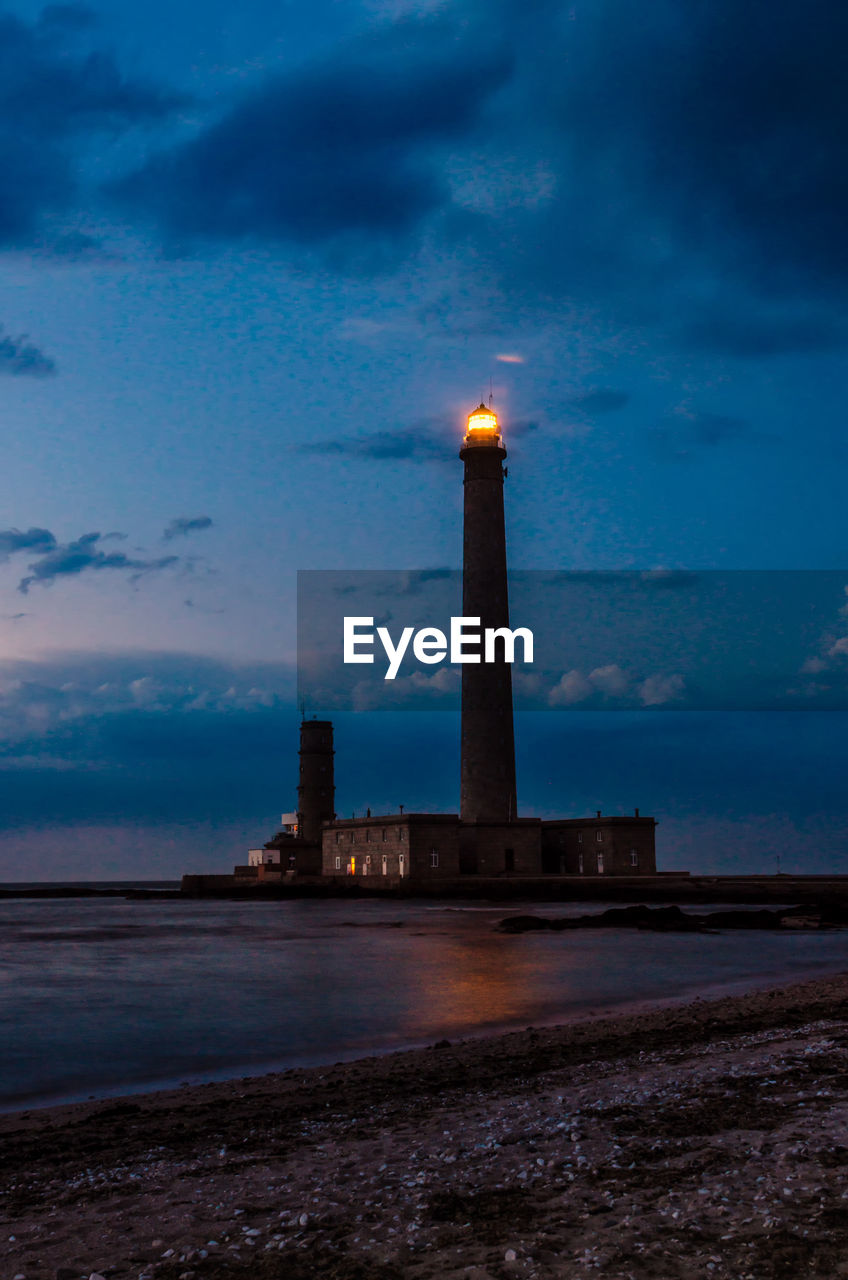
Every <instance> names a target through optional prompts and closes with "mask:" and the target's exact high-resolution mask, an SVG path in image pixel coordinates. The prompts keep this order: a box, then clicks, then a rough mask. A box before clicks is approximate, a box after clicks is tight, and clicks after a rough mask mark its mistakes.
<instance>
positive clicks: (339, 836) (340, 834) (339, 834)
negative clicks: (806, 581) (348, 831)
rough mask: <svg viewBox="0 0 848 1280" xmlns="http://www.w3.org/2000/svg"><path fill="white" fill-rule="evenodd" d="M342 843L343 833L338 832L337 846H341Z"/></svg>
mask: <svg viewBox="0 0 848 1280" xmlns="http://www.w3.org/2000/svg"><path fill="white" fill-rule="evenodd" d="M341 842H342V833H341V831H337V832H336V844H341Z"/></svg>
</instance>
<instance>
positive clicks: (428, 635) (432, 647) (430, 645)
mask: <svg viewBox="0 0 848 1280" xmlns="http://www.w3.org/2000/svg"><path fill="white" fill-rule="evenodd" d="M412 652H413V653H414V654H415V656H416V658H417V659H418V661H419V662H442V661H444V659H445V658H446V657H447V653H448V642H447V637H446V636H445V633H444V631H440V630H439V629H438V627H423V628H422V629H421V631H417V632H416V633H415V639H414V640H413V642H412Z"/></svg>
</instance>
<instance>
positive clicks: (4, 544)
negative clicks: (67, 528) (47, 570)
mask: <svg viewBox="0 0 848 1280" xmlns="http://www.w3.org/2000/svg"><path fill="white" fill-rule="evenodd" d="M55 546H56V539H55V537H54V536H53V534H52V533H51V532H50V530H49V529H26V530H21V529H0V560H7V559H8V557H9V556H10V555H14V553H15V552H16V551H36V552H40V553H42V554H44V553H46V552H48V551H53V550H54V548H55Z"/></svg>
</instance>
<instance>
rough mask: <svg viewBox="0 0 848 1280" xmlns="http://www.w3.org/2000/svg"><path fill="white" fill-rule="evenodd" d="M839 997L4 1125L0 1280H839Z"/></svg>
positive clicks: (468, 1046)
mask: <svg viewBox="0 0 848 1280" xmlns="http://www.w3.org/2000/svg"><path fill="white" fill-rule="evenodd" d="M846 1094H848V975H840V976H837V977H831V978H824V979H817V980H815V981H811V982H805V983H802V984H798V985H792V986H783V987H781V988H777V989H771V990H759V991H753V992H749V993H748V994H743V995H733V996H723V997H720V998H717V999H699V1000H694V1001H692V1002H689V1003H686V1004H680V1003H679V1004H676V1005H672V1006H667V1007H664V1008H655V1009H643V1010H639V1011H636V1012H631V1013H628V1014H624V1015H619V1016H615V1017H612V1018H588V1019H582V1020H580V1021H575V1022H572V1023H569V1024H567V1025H564V1026H560V1027H545V1028H542V1027H540V1028H537V1029H533V1028H527V1029H526V1030H523V1031H517V1032H511V1033H509V1034H506V1035H501V1036H490V1037H485V1038H479V1039H466V1040H462V1041H455V1042H453V1043H448V1042H447V1041H442V1042H439V1043H436V1044H434V1045H432V1046H431V1047H429V1048H425V1049H419V1050H411V1051H405V1052H398V1053H391V1054H387V1055H384V1056H380V1057H376V1058H366V1059H360V1060H357V1061H355V1062H349V1063H345V1064H339V1065H337V1066H334V1067H319V1068H313V1069H310V1070H289V1071H285V1072H280V1073H276V1074H273V1075H266V1076H261V1077H256V1078H245V1079H241V1080H237V1081H231V1082H228V1083H216V1084H207V1085H200V1086H190V1087H183V1088H178V1089H174V1090H169V1091H160V1092H156V1093H150V1094H145V1095H134V1096H131V1097H126V1098H124V1099H114V1098H112V1099H107V1100H103V1101H96V1102H90V1103H84V1104H75V1105H70V1106H63V1107H53V1108H43V1109H37V1110H32V1111H29V1112H22V1113H16V1114H9V1115H5V1116H2V1117H0V1223H2V1228H0V1241H2V1243H0V1259H2V1273H0V1274H2V1275H3V1277H4V1278H5V1277H8V1278H9V1280H14V1277H20V1276H23V1277H26V1280H42V1278H44V1277H49V1278H50V1280H53V1278H54V1277H55V1278H56V1280H75V1277H77V1276H86V1277H88V1276H89V1275H91V1273H97V1274H99V1275H103V1276H106V1277H108V1278H110V1280H111V1277H113V1276H114V1277H118V1278H123V1277H128V1278H129V1277H131V1278H133V1280H137V1278H139V1277H141V1278H143V1277H150V1278H151V1280H153V1278H155V1280H178V1277H183V1280H195V1278H196V1280H204V1278H205V1277H210V1278H214V1277H219V1276H221V1277H223V1276H232V1277H245V1280H246V1278H247V1277H259V1278H260V1280H261V1278H262V1277H268V1278H269V1280H270V1278H271V1277H280V1280H301V1278H305V1277H317V1278H320V1277H334V1278H335V1280H369V1278H371V1277H373V1278H374V1280H397V1278H400V1277H405V1276H410V1277H421V1280H426V1278H431V1277H432V1278H434V1280H435V1278H436V1277H459V1276H463V1277H468V1278H469V1280H487V1278H488V1277H491V1278H492V1280H503V1278H505V1277H512V1276H522V1277H533V1276H536V1277H540V1278H541V1277H549V1276H550V1277H560V1276H562V1277H582V1276H598V1275H603V1276H606V1277H615V1278H618V1277H620V1278H621V1280H625V1278H628V1280H629V1278H633V1280H636V1278H641V1277H656V1278H657V1280H660V1278H663V1280H666V1278H673V1277H681V1278H686V1280H688V1278H689V1277H695V1276H698V1277H703V1276H710V1277H716V1278H717V1280H718V1278H719V1277H736V1278H737V1280H744V1278H746V1277H751V1278H752V1280H768V1278H769V1277H775V1278H777V1277H784V1276H786V1277H789V1276H796V1275H799V1274H801V1275H804V1276H814V1277H818V1276H821V1277H835V1276H840V1275H848V1212H846V1209H848V1127H847V1126H846V1118H845V1117H846V1106H845V1104H846Z"/></svg>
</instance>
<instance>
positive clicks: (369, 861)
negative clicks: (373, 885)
mask: <svg viewBox="0 0 848 1280" xmlns="http://www.w3.org/2000/svg"><path fill="white" fill-rule="evenodd" d="M365 865H366V867H370V866H371V854H370V853H366V855H365Z"/></svg>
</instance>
